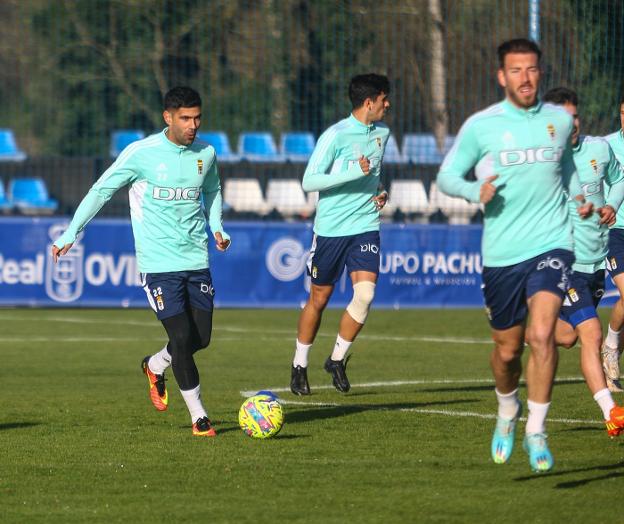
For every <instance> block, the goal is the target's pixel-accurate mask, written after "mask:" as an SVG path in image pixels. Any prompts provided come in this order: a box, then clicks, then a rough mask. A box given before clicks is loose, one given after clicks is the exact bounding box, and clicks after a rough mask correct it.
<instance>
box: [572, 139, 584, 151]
mask: <svg viewBox="0 0 624 524" xmlns="http://www.w3.org/2000/svg"><path fill="white" fill-rule="evenodd" d="M584 141H585V136H584V135H580V136H579V139H578V142H577V143H576V145H575V146H572V151H573V152H575V153H578V152H579V151H580V150H581V148H582V147H583V142H584Z"/></svg>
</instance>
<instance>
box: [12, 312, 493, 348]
mask: <svg viewBox="0 0 624 524" xmlns="http://www.w3.org/2000/svg"><path fill="white" fill-rule="evenodd" d="M3 320H17V321H26V322H32V321H38V322H54V323H58V322H65V323H73V324H96V325H97V324H106V325H111V324H116V325H124V326H142V327H145V328H149V329H152V328H153V327H154V326H153V325H151V321H150V320H144V321H141V320H123V319H109V320H102V319H95V318H94V319H88V318H78V317H70V316H62V317H61V316H59V317H54V316H52V317H48V316H45V317H36V316H31V315H29V316H20V315H3V314H2V313H0V321H3ZM214 331H215V332H217V333H218V332H220V331H225V332H229V333H240V334H253V335H254V337H255V334H257V333H261V334H263V335H265V336H266V335H275V336H276V337H280V336H284V337H285V338H286V339H288V340H290V339H293V340H294V337H295V336H296V332H295V331H294V330H292V329H262V328H258V329H250V328H244V327H236V326H219V325H216V326H214ZM318 336H319V337H324V338H334V337H335V336H336V335H335V333H322V332H319V334H318ZM358 339H359V340H373V341H374V340H379V341H390V342H409V341H417V342H434V343H442V344H490V343H491V342H492V341H491V339H489V338H471V337H438V336H417V335H415V336H396V335H374V334H366V333H364V334H361V335H359V336H358ZM231 340H236V339H231Z"/></svg>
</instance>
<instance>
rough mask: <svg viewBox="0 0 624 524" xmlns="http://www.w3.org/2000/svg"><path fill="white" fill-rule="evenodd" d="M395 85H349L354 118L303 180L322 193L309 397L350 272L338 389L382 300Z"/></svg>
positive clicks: (300, 338)
mask: <svg viewBox="0 0 624 524" xmlns="http://www.w3.org/2000/svg"><path fill="white" fill-rule="evenodd" d="M389 92H390V85H389V83H388V79H387V78H386V77H385V76H382V75H376V74H366V75H358V76H355V77H353V78H352V79H351V82H350V84H349V99H350V100H351V104H352V107H353V110H352V112H351V115H350V116H349V117H347V118H345V119H344V120H341V121H340V122H338V123H336V124H334V125H333V126H331V127H330V128H329V129H327V130H326V131H325V132H324V133H323V134H322V135H321V136H320V137H319V139H318V142H317V144H316V147H315V149H314V152H313V153H312V156H311V157H310V160H309V162H308V166H307V168H306V171H305V174H304V176H303V183H302V185H303V189H304V190H305V191H318V192H319V202H318V205H317V209H316V218H315V221H314V238H313V241H312V249H311V253H310V260H309V262H308V270H309V273H310V276H311V279H312V280H311V285H310V296H309V298H308V301H307V303H306V305H305V307H304V308H303V311H302V312H301V316H300V317H299V325H298V329H297V340H296V347H295V355H294V358H293V362H292V369H291V381H290V389H291V391H292V392H293V393H294V394H296V395H309V394H310V386H309V384H308V375H307V367H308V352H309V351H310V348H311V347H312V343H313V342H314V339H315V337H316V333H317V331H318V329H319V326H320V323H321V317H322V314H323V311H324V309H325V307H326V306H327V303H328V302H329V299H330V297H331V295H332V292H333V290H334V285H335V283H336V282H337V281H338V279H339V278H340V276H341V275H342V272H343V270H344V268H345V266H346V268H347V271H348V272H349V275H350V277H351V282H352V284H353V298H352V300H351V302H350V303H349V305H348V306H347V309H346V311H345V312H344V313H343V315H342V318H341V320H340V327H339V330H338V336H337V338H336V343H335V345H334V349H333V351H332V353H331V354H330V356H329V357H328V358H327V360H326V361H325V365H324V368H325V371H327V372H328V373H330V374H331V375H332V381H333V384H334V387H335V388H336V389H337V390H338V391H341V392H347V391H349V389H350V387H351V385H350V384H349V380H348V378H347V375H346V365H347V360H348V357H347V356H346V355H347V351H348V350H349V347H350V346H351V344H352V342H353V341H354V340H355V337H356V336H357V334H358V333H359V332H360V330H361V329H362V327H363V326H364V323H365V322H366V317H367V315H368V311H369V308H370V305H371V302H372V301H373V297H374V294H375V284H376V282H377V275H378V273H379V210H380V209H381V207H383V205H384V204H385V202H386V198H387V195H386V193H385V192H381V193H380V172H381V161H382V158H383V154H384V150H385V147H386V142H387V141H388V135H389V133H390V131H389V129H388V127H387V126H385V125H384V124H382V123H381V122H380V120H381V119H382V118H383V117H384V115H385V114H386V111H387V110H388V108H389V107H390V102H389V101H388V94H389Z"/></svg>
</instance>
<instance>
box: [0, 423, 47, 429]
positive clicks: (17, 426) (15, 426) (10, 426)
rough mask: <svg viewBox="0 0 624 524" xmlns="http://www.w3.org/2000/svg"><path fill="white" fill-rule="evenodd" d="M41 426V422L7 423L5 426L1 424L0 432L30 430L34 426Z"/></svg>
mask: <svg viewBox="0 0 624 524" xmlns="http://www.w3.org/2000/svg"><path fill="white" fill-rule="evenodd" d="M40 425H41V422H7V423H5V424H0V431H6V430H8V429H20V428H30V427H32V426H40Z"/></svg>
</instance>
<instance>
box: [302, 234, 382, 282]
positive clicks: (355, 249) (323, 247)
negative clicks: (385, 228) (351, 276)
mask: <svg viewBox="0 0 624 524" xmlns="http://www.w3.org/2000/svg"><path fill="white" fill-rule="evenodd" d="M345 266H347V271H348V272H349V273H352V272H353V271H370V272H371V273H375V274H378V273H379V231H368V232H366V233H360V234H359V235H349V236H346V237H321V236H318V235H314V239H313V241H312V249H311V250H310V258H309V259H308V274H309V275H310V277H311V278H312V283H313V284H316V285H318V286H326V285H333V284H335V283H336V282H337V281H338V279H339V278H340V276H341V275H342V272H343V270H344V268H345Z"/></svg>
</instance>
